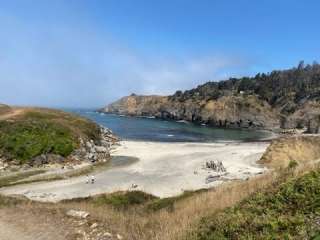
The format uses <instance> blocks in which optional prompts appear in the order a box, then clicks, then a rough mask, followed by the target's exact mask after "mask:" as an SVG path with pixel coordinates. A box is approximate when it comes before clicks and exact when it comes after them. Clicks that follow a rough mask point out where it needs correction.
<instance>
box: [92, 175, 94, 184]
mask: <svg viewBox="0 0 320 240" xmlns="http://www.w3.org/2000/svg"><path fill="white" fill-rule="evenodd" d="M94 181H95V179H94V176H93V175H92V176H91V184H94Z"/></svg>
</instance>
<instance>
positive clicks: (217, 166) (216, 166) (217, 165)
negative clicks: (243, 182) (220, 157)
mask: <svg viewBox="0 0 320 240" xmlns="http://www.w3.org/2000/svg"><path fill="white" fill-rule="evenodd" d="M206 167H207V168H210V169H212V170H213V171H216V172H226V168H225V167H224V166H223V164H222V162H220V161H209V162H206Z"/></svg>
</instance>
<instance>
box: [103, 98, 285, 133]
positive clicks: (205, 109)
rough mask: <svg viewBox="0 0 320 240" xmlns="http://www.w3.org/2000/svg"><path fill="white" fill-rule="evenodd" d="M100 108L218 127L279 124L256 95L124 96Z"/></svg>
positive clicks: (273, 112) (269, 109)
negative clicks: (197, 97)
mask: <svg viewBox="0 0 320 240" xmlns="http://www.w3.org/2000/svg"><path fill="white" fill-rule="evenodd" d="M102 111H103V112H106V113H116V114H124V115H131V116H154V117H157V118H162V119H172V120H187V121H190V122H196V123H205V124H209V125H211V126H218V127H256V128H258V127H259V128H269V127H277V126H278V125H279V121H278V118H279V117H278V114H277V113H276V112H275V111H274V110H273V109H272V108H271V107H270V105H269V104H268V103H266V102H265V101H262V100H259V99H258V98H256V97H255V96H242V95H239V96H224V97H221V98H219V99H217V100H208V101H196V100H193V99H188V100H187V101H183V102H180V101H175V100H174V99H170V98H169V97H165V96H136V95H131V96H128V97H123V98H121V99H120V100H118V101H116V102H114V103H112V104H110V105H108V106H107V107H105V108H104V109H102Z"/></svg>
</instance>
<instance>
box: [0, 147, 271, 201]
mask: <svg viewBox="0 0 320 240" xmlns="http://www.w3.org/2000/svg"><path fill="white" fill-rule="evenodd" d="M268 144H269V143H266V142H254V143H253V142H251V143H164V142H140V141H122V142H121V145H120V146H118V147H117V148H115V150H114V151H113V153H112V155H113V156H116V157H118V158H119V156H123V157H135V158H138V159H139V160H138V161H135V162H133V163H131V164H127V165H124V166H121V164H120V166H116V167H113V168H111V169H105V170H103V171H100V172H98V173H95V178H96V183H95V184H86V183H85V177H84V176H80V177H75V178H70V179H67V180H59V181H54V182H40V183H32V184H26V185H17V186H13V187H8V188H3V189H0V193H2V194H8V195H10V194H22V195H25V196H26V197H28V198H30V199H33V200H38V201H51V202H56V201H59V200H62V199H71V198H76V197H87V196H90V195H95V194H99V193H110V192H115V191H122V190H132V189H133V188H132V186H133V185H134V186H135V188H134V190H142V191H145V192H148V193H151V194H153V195H156V196H159V197H170V196H175V195H178V194H181V193H182V192H183V191H185V190H197V189H202V188H210V187H213V186H216V185H219V184H221V183H223V182H225V181H229V180H233V179H247V178H248V177H251V176H254V175H256V174H261V173H262V172H263V171H265V170H266V169H265V168H264V167H263V166H260V165H258V164H257V163H256V161H257V160H259V159H260V157H261V156H262V154H263V152H264V151H265V149H266V148H267V146H268ZM212 160H214V161H221V162H222V163H223V165H224V167H225V168H226V173H224V175H223V177H221V178H219V179H217V180H216V181H213V182H210V183H208V182H207V181H206V179H207V177H208V176H209V175H215V174H217V173H216V172H214V171H212V170H209V169H207V168H205V164H206V162H207V161H212Z"/></svg>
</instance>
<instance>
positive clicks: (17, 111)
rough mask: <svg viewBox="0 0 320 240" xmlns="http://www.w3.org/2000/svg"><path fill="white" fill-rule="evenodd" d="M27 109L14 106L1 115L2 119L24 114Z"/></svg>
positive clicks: (0, 118)
mask: <svg viewBox="0 0 320 240" xmlns="http://www.w3.org/2000/svg"><path fill="white" fill-rule="evenodd" d="M25 111H26V110H25V109H23V108H12V110H11V111H10V112H9V113H5V114H2V115H0V121H1V120H7V119H9V118H13V117H16V116H18V115H20V114H23V113H24V112H25Z"/></svg>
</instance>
